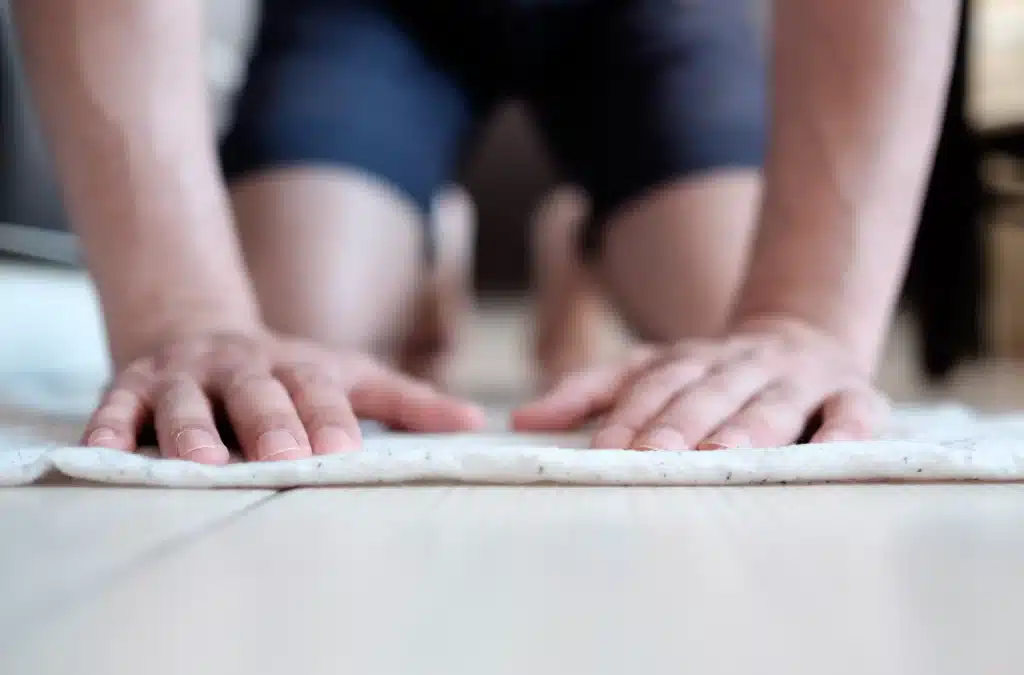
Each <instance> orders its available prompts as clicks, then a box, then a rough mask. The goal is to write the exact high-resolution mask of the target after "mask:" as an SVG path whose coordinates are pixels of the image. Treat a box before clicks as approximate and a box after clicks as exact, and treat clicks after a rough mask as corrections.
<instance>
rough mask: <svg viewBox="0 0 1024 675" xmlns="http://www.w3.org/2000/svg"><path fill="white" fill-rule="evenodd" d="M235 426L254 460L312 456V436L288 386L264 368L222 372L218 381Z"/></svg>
mask: <svg viewBox="0 0 1024 675" xmlns="http://www.w3.org/2000/svg"><path fill="white" fill-rule="evenodd" d="M214 388H215V391H217V393H218V394H219V395H220V397H221V399H222V400H223V401H224V409H225V410H226V411H227V414H228V419H229V420H231V425H232V426H233V427H234V430H235V435H237V436H238V440H239V442H240V443H241V446H242V452H243V453H244V454H245V456H246V457H248V458H249V459H251V460H256V461H267V460H274V461H279V460H288V459H301V458H303V457H309V456H310V454H311V452H312V451H311V449H310V447H309V437H308V436H307V435H306V429H305V427H303V425H302V420H301V419H300V418H299V413H298V411H297V410H296V409H295V404H294V403H292V398H291V396H289V394H288V390H287V389H285V387H284V385H283V384H281V382H279V381H278V380H277V378H275V377H274V376H272V375H271V374H270V373H268V372H266V371H263V370H255V371H252V370H236V371H232V372H230V373H227V372H225V373H221V374H219V375H218V377H217V379H216V384H215V385H214Z"/></svg>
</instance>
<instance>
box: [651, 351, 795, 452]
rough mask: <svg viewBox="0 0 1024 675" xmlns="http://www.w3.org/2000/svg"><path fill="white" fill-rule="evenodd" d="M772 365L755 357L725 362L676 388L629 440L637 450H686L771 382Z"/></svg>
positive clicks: (773, 373)
mask: <svg viewBox="0 0 1024 675" xmlns="http://www.w3.org/2000/svg"><path fill="white" fill-rule="evenodd" d="M774 375H775V370H774V369H773V368H770V367H767V366H765V365H764V362H763V361H761V360H759V359H745V360H742V361H737V362H734V363H729V364H725V365H723V366H721V367H718V368H716V369H714V370H712V371H711V373H710V374H709V375H708V376H707V377H705V378H704V379H703V380H701V381H699V382H697V383H696V384H694V385H693V386H692V387H689V388H687V389H686V390H684V391H682V392H680V393H679V394H677V395H676V396H675V398H673V399H672V400H671V401H670V402H669V404H668V405H667V406H666V407H665V409H664V410H662V411H661V412H660V413H659V414H658V415H657V416H656V417H655V418H654V419H653V420H652V421H651V422H650V423H648V424H647V425H646V426H645V428H644V429H643V430H642V432H641V433H640V434H638V436H637V438H636V439H635V440H634V442H633V444H632V446H631V447H632V448H634V449H637V450H688V449H691V448H695V447H696V446H697V444H698V443H700V442H701V441H702V440H704V439H705V438H706V437H707V435H708V434H709V433H710V432H711V431H713V430H714V429H717V428H718V427H719V426H721V425H722V423H723V422H725V421H726V420H727V419H728V418H729V417H731V416H732V415H734V414H735V413H736V411H738V410H739V409H740V408H741V407H743V406H744V405H745V404H746V403H747V401H749V400H750V399H751V398H753V397H754V396H755V395H757V394H758V393H760V392H761V391H762V390H763V389H764V388H765V387H766V386H768V385H769V384H771V382H772V380H773V378H774Z"/></svg>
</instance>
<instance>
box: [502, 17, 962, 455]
mask: <svg viewBox="0 0 1024 675" xmlns="http://www.w3.org/2000/svg"><path fill="white" fill-rule="evenodd" d="M774 12H775V27H774V32H775V35H774V38H775V39H774V44H775V50H774V66H773V71H774V72H773V82H774V91H773V115H772V130H771V143H770V152H769V160H768V164H767V167H766V184H765V196H764V202H763V207H762V210H761V213H760V217H759V225H758V233H757V237H756V240H755V244H754V248H753V252H752V259H751V261H750V266H749V270H748V272H747V276H746V280H745V282H744V284H743V286H742V288H741V291H740V295H739V298H738V301H737V303H736V306H735V309H734V310H733V312H732V316H731V318H730V320H729V325H728V328H727V331H726V334H725V337H724V338H720V339H716V340H711V341H682V342H679V343H677V344H673V345H669V346H660V347H654V348H650V349H646V350H643V351H641V352H638V353H637V354H635V355H633V356H632V357H631V358H630V359H628V360H627V361H626V363H624V364H617V365H614V366H611V367H608V368H602V369H597V370H593V371H590V372H586V373H581V374H578V375H574V376H571V377H569V378H567V379H566V380H565V381H563V382H562V383H561V384H560V385H559V386H557V387H555V389H554V390H553V391H552V392H551V393H550V394H549V395H548V396H546V397H544V398H543V399H541V400H540V401H537V402H534V403H532V404H530V405H528V406H526V407H524V408H522V409H520V410H519V411H518V412H517V414H516V415H515V419H514V423H515V425H516V426H517V427H518V428H520V429H530V430H537V429H563V428H569V427H573V426H576V425H579V424H580V423H582V422H584V421H586V420H588V419H590V418H594V417H600V418H601V419H602V422H601V423H600V425H599V431H598V432H597V434H596V436H595V439H594V444H595V445H596V446H598V447H611V448H615V447H632V448H636V449H667V450H682V449H692V448H708V449H718V448H727V447H739V446H748V445H754V446H771V445H780V444H785V443H789V442H792V441H794V440H796V439H797V438H798V437H799V436H800V435H801V432H802V431H803V430H804V428H805V427H806V426H807V424H808V422H809V421H810V419H811V418H812V417H813V416H814V415H815V413H818V412H821V413H822V417H823V421H822V424H821V426H820V428H819V429H817V430H816V433H815V434H814V436H813V438H812V440H815V441H836V440H852V439H862V438H865V437H868V436H870V435H871V434H872V433H873V432H874V431H875V430H876V429H877V428H878V425H879V424H881V423H882V421H884V418H885V413H886V409H887V408H886V405H885V402H884V400H883V399H882V397H881V395H880V394H879V393H878V392H877V391H876V390H875V389H874V388H873V387H872V386H871V376H872V373H873V371H874V369H875V367H876V365H877V361H878V357H879V351H880V346H881V344H882V340H883V338H884V335H885V332H886V327H887V326H888V323H889V320H890V317H891V313H892V310H893V305H894V303H895V299H896V295H897V292H898V289H899V285H900V280H901V278H902V276H903V274H904V269H905V266H906V261H907V258H908V253H909V250H910V246H911V242H912V240H913V235H914V230H915V225H916V222H917V214H918V210H919V207H920V202H921V199H922V194H923V191H924V187H925V183H926V178H927V172H928V169H929V166H930V162H931V158H932V156H933V152H934V144H935V141H936V138H937V135H938V125H939V119H940V110H941V107H942V106H941V104H942V101H943V97H944V94H945V90H946V84H947V82H948V80H949V73H950V65H951V61H952V53H953V44H954V34H955V26H956V17H957V6H956V3H954V2H952V0H943V1H942V2H925V1H924V0H899V1H896V0H866V1H865V2H858V3H819V2H816V1H815V0H784V1H780V2H777V3H776V5H775V10H774ZM613 283H614V280H613Z"/></svg>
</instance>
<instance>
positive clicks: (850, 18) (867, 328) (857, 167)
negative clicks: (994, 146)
mask: <svg viewBox="0 0 1024 675" xmlns="http://www.w3.org/2000/svg"><path fill="white" fill-rule="evenodd" d="M956 22H957V3H956V2H954V1H953V0H859V1H858V2H821V1H820V0H780V1H779V2H777V3H776V5H775V29H774V30H775V39H774V46H775V56H774V73H773V80H774V98H773V113H772V116H773V120H772V136H771V143H770V148H769V157H768V164H767V167H766V184H765V190H766V193H765V201H764V206H763V212H762V216H761V223H760V228H759V232H758V237H757V241H756V245H755V249H754V253H753V257H752V260H751V265H750V271H749V274H748V277H747V281H746V283H745V284H744V290H743V291H742V292H741V295H740V299H739V302H738V305H737V307H736V311H735V314H734V323H736V324H742V323H744V322H748V321H750V320H751V319H756V318H762V317H777V316H781V317H787V318H795V319H798V320H802V321H807V322H808V323H810V324H812V325H814V326H816V327H818V328H821V329H822V330H825V331H827V332H829V333H831V334H833V335H834V336H835V337H837V338H838V339H840V340H841V341H843V342H844V343H845V344H846V345H847V346H848V347H849V348H850V349H851V350H852V351H853V352H854V354H855V356H856V357H857V358H858V359H859V361H860V362H861V363H862V364H863V365H864V367H865V368H874V366H875V362H876V360H877V358H878V352H879V350H880V347H881V344H882V341H883V339H884V337H885V334H886V329H887V326H888V323H889V320H890V317H891V313H892V309H893V306H894V304H895V301H896V296H897V294H898V292H899V288H900V286H901V281H902V278H903V275H904V271H905V267H906V262H907V258H908V254H909V250H910V247H911V245H912V242H913V239H914V233H915V228H916V224H917V219H918V212H919V208H920V203H921V199H922V196H923V192H924V188H925V186H926V183H927V177H928V172H929V169H930V167H931V162H932V158H933V155H934V144H935V140H936V138H937V136H938V126H939V123H940V120H941V110H942V107H943V106H942V104H943V101H944V98H945V94H946V90H947V83H948V80H949V73H950V64H951V61H952V53H953V44H954V34H955V27H956Z"/></svg>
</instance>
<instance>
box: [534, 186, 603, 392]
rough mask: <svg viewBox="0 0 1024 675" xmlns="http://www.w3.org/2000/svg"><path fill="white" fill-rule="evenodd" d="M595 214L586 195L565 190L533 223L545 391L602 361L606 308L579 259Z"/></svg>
mask: <svg viewBox="0 0 1024 675" xmlns="http://www.w3.org/2000/svg"><path fill="white" fill-rule="evenodd" d="M589 209H590V206H589V204H588V200H587V197H586V195H585V194H584V193H583V192H582V191H581V190H579V189H577V188H574V187H571V186H562V187H559V188H556V189H555V190H554V191H553V192H552V193H551V194H550V195H549V196H548V197H547V198H546V199H545V200H544V201H543V202H542V203H541V205H540V207H539V208H538V210H537V212H536V215H535V216H534V220H533V223H532V228H531V229H532V235H533V270H532V271H533V285H534V294H535V298H536V333H535V344H534V350H535V355H536V358H537V364H538V367H539V370H540V372H539V376H540V382H539V384H540V387H541V388H542V389H547V388H549V387H550V386H551V385H553V384H554V383H555V382H557V381H558V379H559V378H561V377H562V376H563V375H566V374H569V373H572V372H575V371H578V370H582V369H584V368H586V367H588V366H591V365H593V364H594V361H596V359H597V358H598V352H599V338H600V336H601V331H602V329H603V328H605V324H604V322H603V321H602V319H603V317H604V315H603V312H602V310H603V306H602V303H601V297H600V293H599V289H598V287H597V284H596V281H595V279H593V277H592V276H591V274H590V273H589V270H587V269H586V268H585V267H584V266H583V264H582V261H581V259H580V255H579V233H580V228H581V227H582V226H583V223H584V222H585V220H586V218H587V217H588V215H589Z"/></svg>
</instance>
